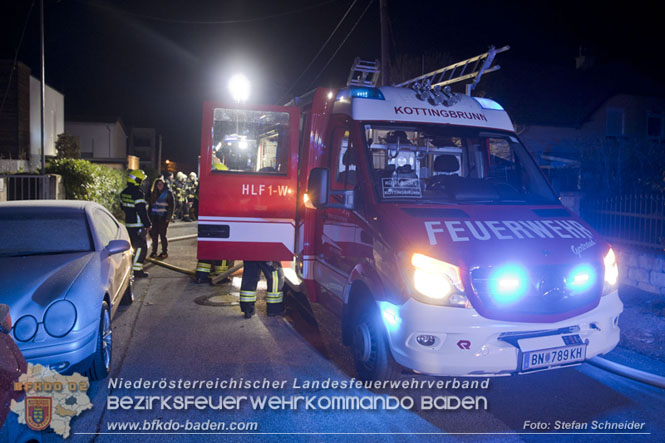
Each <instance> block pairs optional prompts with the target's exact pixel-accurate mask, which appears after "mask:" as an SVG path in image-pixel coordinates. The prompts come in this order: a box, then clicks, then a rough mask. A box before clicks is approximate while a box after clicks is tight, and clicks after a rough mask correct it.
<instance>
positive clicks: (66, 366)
mask: <svg viewBox="0 0 665 443" xmlns="http://www.w3.org/2000/svg"><path fill="white" fill-rule="evenodd" d="M98 331H99V323H97V322H93V323H90V324H89V325H87V326H85V327H84V328H82V329H80V330H78V331H72V332H70V333H69V334H67V335H66V336H64V337H62V338H53V337H51V336H49V335H48V334H47V333H46V331H45V330H44V326H43V324H40V325H39V329H38V331H37V335H36V336H35V338H34V339H33V340H32V341H30V342H28V343H21V342H17V343H18V344H19V349H20V350H21V353H22V354H23V357H24V358H25V360H26V361H27V362H28V363H33V364H40V365H42V366H48V367H52V368H54V369H56V370H57V371H58V372H65V373H66V372H70V370H71V369H73V368H78V367H80V366H81V363H84V362H85V361H87V359H88V357H90V356H91V355H92V354H93V353H94V352H95V350H96V347H97V333H98Z"/></svg>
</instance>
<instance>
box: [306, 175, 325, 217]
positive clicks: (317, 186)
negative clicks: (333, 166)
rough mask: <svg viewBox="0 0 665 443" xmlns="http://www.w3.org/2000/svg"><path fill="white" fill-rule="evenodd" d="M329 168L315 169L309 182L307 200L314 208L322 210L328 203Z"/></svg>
mask: <svg viewBox="0 0 665 443" xmlns="http://www.w3.org/2000/svg"><path fill="white" fill-rule="evenodd" d="M328 175H329V171H328V168H314V169H312V170H311V171H310V173H309V180H307V200H306V203H305V205H307V203H309V204H310V205H311V206H312V207H313V208H320V207H322V206H324V205H325V204H326V203H328Z"/></svg>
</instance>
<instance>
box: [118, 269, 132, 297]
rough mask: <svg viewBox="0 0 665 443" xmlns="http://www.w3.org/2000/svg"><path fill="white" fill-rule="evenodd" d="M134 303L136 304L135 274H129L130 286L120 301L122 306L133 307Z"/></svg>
mask: <svg viewBox="0 0 665 443" xmlns="http://www.w3.org/2000/svg"><path fill="white" fill-rule="evenodd" d="M132 303H134V273H131V274H129V284H128V285H127V289H125V293H124V294H122V298H121V299H120V304H121V305H131V304H132Z"/></svg>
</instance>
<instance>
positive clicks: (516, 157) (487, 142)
mask: <svg viewBox="0 0 665 443" xmlns="http://www.w3.org/2000/svg"><path fill="white" fill-rule="evenodd" d="M364 133H365V145H366V146H367V148H368V150H369V154H370V156H371V158H370V160H371V161H370V165H371V169H372V171H371V173H372V178H373V182H374V187H375V190H376V193H377V195H378V197H379V199H380V200H382V201H396V200H399V201H409V202H411V203H459V204H465V203H466V204H483V203H487V204H552V203H556V202H557V198H556V196H555V195H554V192H553V191H552V189H551V188H550V187H549V185H548V184H547V182H546V181H545V179H544V177H543V176H542V174H541V172H540V170H539V169H538V166H537V165H536V164H535V162H534V161H533V159H532V158H531V156H530V155H529V154H528V153H527V152H526V149H525V148H524V146H523V145H522V144H521V143H520V142H519V140H518V139H517V138H516V137H514V136H513V135H510V134H506V133H501V132H487V131H481V130H477V129H473V128H464V127H455V126H441V125H396V124H375V123H370V124H365V126H364Z"/></svg>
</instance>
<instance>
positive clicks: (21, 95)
mask: <svg viewBox="0 0 665 443" xmlns="http://www.w3.org/2000/svg"><path fill="white" fill-rule="evenodd" d="M13 67H14V64H13V61H11V60H0V84H1V85H8V88H7V90H6V97H5V96H4V95H3V96H2V97H0V103H1V106H2V109H0V172H3V173H14V172H19V171H22V172H34V171H37V170H38V169H39V168H40V167H41V107H40V97H41V84H40V81H39V80H38V79H37V78H35V77H33V76H32V75H30V68H28V67H27V66H26V65H25V64H23V63H21V62H18V63H17V64H16V69H13ZM44 89H45V94H44V95H45V99H44V109H45V119H44V154H45V156H46V157H52V156H55V154H56V151H55V142H56V140H57V138H58V135H59V134H62V133H63V132H64V130H65V98H64V96H63V95H62V94H61V93H60V92H58V91H56V90H55V89H53V88H51V87H50V86H48V85H46V86H45V88H44Z"/></svg>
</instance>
